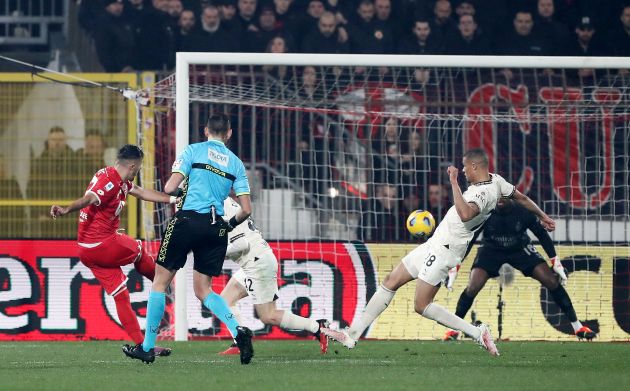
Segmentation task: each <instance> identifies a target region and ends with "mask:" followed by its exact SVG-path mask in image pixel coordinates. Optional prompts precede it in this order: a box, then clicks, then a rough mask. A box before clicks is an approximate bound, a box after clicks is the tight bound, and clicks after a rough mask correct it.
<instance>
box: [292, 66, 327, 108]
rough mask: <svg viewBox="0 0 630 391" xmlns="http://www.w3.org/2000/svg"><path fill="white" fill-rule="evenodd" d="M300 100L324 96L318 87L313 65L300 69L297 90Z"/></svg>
mask: <svg viewBox="0 0 630 391" xmlns="http://www.w3.org/2000/svg"><path fill="white" fill-rule="evenodd" d="M298 96H299V99H300V100H304V99H305V100H309V101H318V100H320V99H322V98H323V97H324V95H323V91H322V90H321V89H320V83H319V80H318V77H317V70H316V69H315V67H312V66H306V67H304V68H303V69H302V83H301V85H300V89H299V90H298Z"/></svg>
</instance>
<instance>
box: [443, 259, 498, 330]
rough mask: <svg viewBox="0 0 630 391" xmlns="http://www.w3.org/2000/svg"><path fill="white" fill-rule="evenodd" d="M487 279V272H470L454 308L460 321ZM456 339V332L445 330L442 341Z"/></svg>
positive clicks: (477, 268) (475, 269)
mask: <svg viewBox="0 0 630 391" xmlns="http://www.w3.org/2000/svg"><path fill="white" fill-rule="evenodd" d="M488 278H489V277H488V272H487V271H486V270H484V269H482V268H479V267H475V268H473V269H472V270H471V271H470V278H469V279H468V285H467V286H466V289H464V290H463V291H462V294H461V295H460V296H459V300H457V307H456V308H455V315H457V317H459V318H462V319H464V318H465V317H466V314H467V313H468V310H470V307H472V305H473V302H474V301H475V297H477V294H478V293H479V292H480V291H481V290H482V289H483V287H484V286H485V285H486V281H488ZM457 338H459V332H458V331H456V330H446V333H445V334H444V337H443V338H442V339H443V340H444V341H454V340H456V339H457Z"/></svg>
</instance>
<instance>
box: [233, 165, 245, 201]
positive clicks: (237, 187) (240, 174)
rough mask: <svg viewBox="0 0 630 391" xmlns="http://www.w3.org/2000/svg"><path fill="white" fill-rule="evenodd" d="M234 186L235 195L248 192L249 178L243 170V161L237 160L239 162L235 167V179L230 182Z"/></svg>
mask: <svg viewBox="0 0 630 391" xmlns="http://www.w3.org/2000/svg"><path fill="white" fill-rule="evenodd" d="M232 187H233V188H234V193H235V194H236V195H237V196H240V195H245V194H249V180H248V179H247V171H245V166H244V165H243V162H241V161H239V164H238V166H237V169H236V179H235V180H234V183H233V184H232Z"/></svg>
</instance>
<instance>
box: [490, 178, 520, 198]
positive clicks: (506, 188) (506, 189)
mask: <svg viewBox="0 0 630 391" xmlns="http://www.w3.org/2000/svg"><path fill="white" fill-rule="evenodd" d="M492 175H496V176H497V184H498V185H499V191H500V192H501V197H507V198H512V196H513V195H514V193H515V192H516V186H514V185H513V184H511V183H510V182H508V181H506V180H505V179H504V178H503V177H502V176H501V175H497V174H492Z"/></svg>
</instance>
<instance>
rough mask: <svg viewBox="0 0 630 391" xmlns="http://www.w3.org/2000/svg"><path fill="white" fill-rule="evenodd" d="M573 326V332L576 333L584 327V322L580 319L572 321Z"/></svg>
mask: <svg viewBox="0 0 630 391" xmlns="http://www.w3.org/2000/svg"><path fill="white" fill-rule="evenodd" d="M571 327H573V332H574V333H575V332H576V331H578V330H579V329H581V328H582V322H580V321H579V320H576V321H575V322H571Z"/></svg>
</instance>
